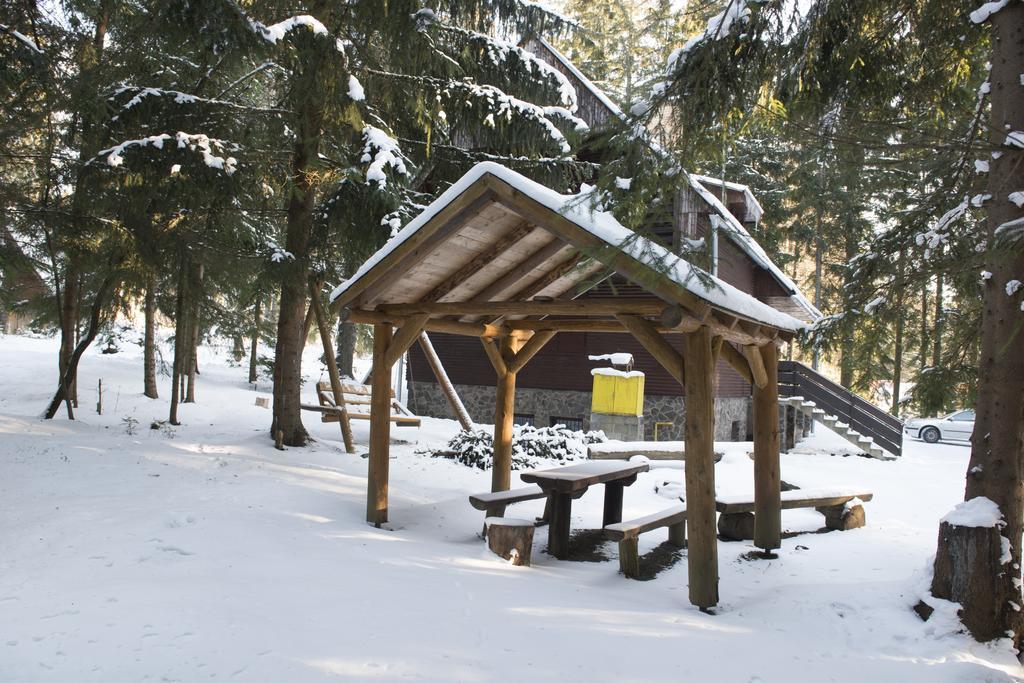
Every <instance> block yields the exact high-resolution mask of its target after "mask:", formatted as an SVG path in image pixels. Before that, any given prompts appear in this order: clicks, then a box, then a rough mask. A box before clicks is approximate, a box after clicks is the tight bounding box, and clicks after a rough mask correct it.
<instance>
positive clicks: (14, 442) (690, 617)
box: [0, 336, 1024, 683]
mask: <svg viewBox="0 0 1024 683" xmlns="http://www.w3.org/2000/svg"><path fill="white" fill-rule="evenodd" d="M56 351H57V346H56V343H55V342H54V341H53V340H39V339H28V338H24V337H14V336H6V337H5V336H0V681H37V680H39V681H75V682H78V681H104V682H108V681H144V680H161V681H197V680H206V679H218V680H219V679H229V678H235V679H238V680H254V681H317V680H325V679H340V680H352V681H366V680H380V681H390V680H400V679H414V680H427V681H513V680H531V681H573V680H585V681H623V682H629V681H697V680H707V681H722V682H734V681H736V682H741V683H747V682H753V681H760V682H763V683H768V682H771V681H786V682H793V681H814V682H818V681H863V680H872V681H1005V680H1022V679H1024V674H1022V671H1021V669H1020V667H1019V666H1018V664H1017V661H1016V659H1015V657H1014V656H1013V654H1012V653H1011V652H1010V651H1009V650H1008V649H1007V648H1006V647H1005V646H1002V645H997V646H986V645H979V644H976V643H974V642H973V641H971V640H970V639H968V638H967V637H966V636H964V635H962V634H959V633H956V632H955V623H954V622H953V621H952V620H950V619H948V618H947V617H942V616H936V617H933V619H932V621H930V622H928V623H922V622H921V621H920V620H918V618H917V617H916V616H915V615H914V614H913V612H911V610H910V606H911V605H912V604H913V603H914V602H916V600H917V596H918V594H919V592H920V591H921V587H922V585H923V583H924V582H925V581H926V580H927V577H926V569H927V567H928V566H929V564H930V556H931V555H932V553H933V552H934V549H935V541H936V533H937V528H938V520H939V518H940V517H942V515H943V514H945V513H946V512H948V511H949V510H950V508H952V507H953V505H954V504H955V503H957V502H958V501H959V500H961V499H962V490H963V475H964V470H965V465H966V462H967V457H968V449H967V447H966V446H963V445H937V446H929V445H927V444H923V443H920V442H909V443H907V444H906V454H905V455H904V457H903V458H902V459H901V460H899V461H897V462H890V463H886V462H879V461H875V460H869V459H866V458H860V457H839V456H834V455H829V454H828V453H830V452H833V453H834V452H842V451H843V450H844V448H845V445H846V442H845V441H842V440H841V439H839V438H838V437H830V436H829V435H828V433H827V432H826V433H823V434H819V435H818V436H815V437H814V438H813V439H812V440H811V441H809V442H805V443H804V444H803V445H802V448H801V449H800V450H801V451H802V452H801V453H798V454H790V455H784V456H783V457H782V473H783V479H784V480H786V481H788V482H791V483H794V484H797V485H799V486H801V487H823V486H829V487H835V486H847V485H848V486H855V487H864V488H867V489H869V490H871V491H873V492H874V493H875V499H874V500H873V501H871V502H870V503H867V504H866V510H867V521H868V524H867V527H866V528H863V529H858V530H854V531H850V532H834V533H827V534H812V533H808V534H802V535H799V536H795V537H791V538H787V539H785V540H784V541H783V544H782V545H783V547H782V549H781V551H780V552H779V558H778V559H776V560H771V561H765V560H756V561H753V560H747V559H743V557H742V556H743V555H744V554H745V553H747V552H749V551H750V550H751V549H752V546H751V545H750V544H748V543H724V542H723V543H720V544H719V553H720V554H719V562H720V573H721V581H720V593H721V605H720V608H719V609H718V610H717V611H718V613H717V614H716V615H714V616H709V615H705V614H701V613H700V612H698V611H697V610H696V609H695V608H693V607H692V606H691V605H690V604H689V602H688V601H687V591H686V576H687V572H686V563H685V561H682V562H678V563H676V564H675V565H674V566H672V567H670V568H669V569H667V570H665V571H663V572H662V573H661V574H659V575H658V576H657V578H656V579H654V580H651V581H630V580H626V579H624V578H623V577H622V576H620V575H619V574H618V571H617V570H618V563H617V562H616V560H615V546H614V544H608V545H607V546H606V547H605V551H606V553H607V555H608V557H609V560H608V561H604V562H562V561H557V560H554V559H553V558H551V557H550V556H548V555H547V554H545V553H543V552H542V549H543V547H544V544H545V541H546V536H547V534H546V530H545V529H543V528H542V529H539V530H538V532H537V537H536V543H537V548H536V549H535V551H534V555H533V559H534V566H532V567H529V568H525V567H514V566H510V565H509V564H507V563H505V562H504V561H502V560H501V559H499V558H497V557H495V556H493V555H491V554H490V553H489V552H488V551H487V549H486V546H485V543H484V542H483V541H481V540H480V539H479V538H478V537H477V533H478V532H479V531H480V527H481V522H482V513H479V512H477V511H475V510H473V509H472V508H471V507H470V506H469V504H468V503H467V500H466V497H467V495H468V494H469V493H474V492H479V491H484V490H486V489H487V488H488V486H489V482H490V473H489V472H483V471H479V470H471V469H468V468H466V467H463V466H460V465H457V464H454V463H452V462H449V461H444V460H439V459H432V458H430V457H428V456H425V455H421V454H417V453H416V451H417V449H421V448H424V447H428V446H437V445H440V444H442V443H443V442H444V441H445V440H446V439H447V438H448V437H449V436H450V435H452V434H453V433H454V431H455V430H456V428H457V425H456V424H455V423H453V422H448V421H443V420H432V419H425V420H424V424H423V427H422V428H419V429H395V430H393V434H394V436H395V437H396V438H401V439H405V440H407V441H405V442H402V443H396V445H395V446H394V447H393V449H392V454H393V456H394V459H393V460H392V463H391V487H390V491H391V520H392V521H391V524H389V525H388V528H386V529H375V528H373V527H371V526H368V525H366V524H365V523H364V521H363V519H364V514H365V490H366V486H365V484H366V481H365V480H366V460H365V459H364V458H362V457H360V456H359V455H354V456H353V455H346V454H345V453H344V452H343V450H342V449H341V448H340V443H339V440H340V439H339V433H338V427H337V425H336V424H321V423H320V422H318V421H316V420H315V419H314V416H312V415H311V416H310V419H308V420H307V427H309V428H310V430H311V431H312V433H313V434H314V435H315V436H316V438H317V441H318V442H317V443H316V444H315V445H313V446H312V447H310V448H306V449H289V450H286V451H284V452H280V451H276V450H274V449H273V447H272V445H271V443H270V441H269V440H268V438H267V435H266V432H267V427H268V424H269V411H268V410H266V409H264V408H260V407H257V406H256V405H254V399H255V396H256V394H255V393H254V391H253V389H252V388H251V387H250V386H248V385H247V384H246V383H245V382H244V378H245V370H244V368H232V367H229V366H228V365H227V364H226V363H225V362H224V361H223V359H222V358H219V357H217V356H216V355H215V354H213V353H212V352H209V351H208V352H207V353H206V354H205V355H204V356H202V357H201V359H200V368H201V370H202V376H201V378H200V381H199V385H198V399H199V403H197V404H194V405H185V406H183V407H182V411H181V416H182V421H183V424H182V426H180V427H176V428H168V427H163V428H160V429H150V423H151V422H152V421H153V420H154V419H161V420H162V419H165V418H166V412H167V402H166V396H167V395H168V394H169V390H168V386H167V381H166V378H163V381H162V384H161V387H160V390H161V397H162V398H161V399H160V400H156V401H151V400H149V399H146V398H144V397H143V396H142V395H141V388H142V378H141V364H140V358H139V352H138V350H137V349H136V348H134V347H124V346H122V352H121V353H119V354H116V355H106V356H104V355H100V354H99V353H98V351H96V352H91V353H90V354H89V355H87V356H86V358H85V360H84V361H83V365H82V368H81V377H80V380H79V381H80V384H81V387H82V388H81V391H80V398H81V404H82V408H81V409H80V411H79V418H80V419H79V420H77V421H75V422H69V421H67V420H66V419H64V418H63V417H59V418H58V419H56V420H53V421H50V422H44V421H42V420H40V419H39V418H38V414H39V412H40V411H41V410H42V408H43V406H44V405H45V403H46V401H47V399H48V398H49V396H50V393H51V391H52V389H53V386H54V382H55V371H54V367H55V360H56ZM316 355H317V354H316V353H315V349H313V348H312V347H310V352H309V355H308V357H307V364H306V365H307V367H309V368H312V369H313V370H312V372H313V375H312V376H311V377H310V381H315V380H316V378H317V377H316V375H317V373H318V372H319V370H318V364H317V362H316ZM99 378H102V379H103V386H104V389H105V391H104V400H103V404H104V414H103V415H102V416H99V415H96V413H95V411H94V410H93V409H92V408H93V405H94V403H95V385H96V380H97V379H99ZM310 393H311V392H310ZM128 418H132V419H133V420H135V421H136V422H137V425H135V426H134V429H131V428H130V426H131V425H130V422H131V421H130V420H128ZM355 430H356V440H357V442H358V444H359V446H360V450H361V451H363V452H364V451H365V444H366V440H367V426H366V424H357V425H356V426H355ZM822 431H823V430H822ZM131 432H134V433H131ZM718 449H719V450H722V451H724V452H725V457H724V458H723V460H722V461H721V462H720V463H719V464H718V465H717V466H716V473H717V478H718V481H717V485H718V490H719V492H721V493H723V494H730V493H743V492H748V491H750V490H751V486H752V467H751V462H750V460H749V459H748V458H747V456H746V453H747V451H748V450H749V449H750V444H719V445H718ZM655 464H656V465H658V463H655ZM513 476H514V477H515V475H513ZM681 481H682V471H681V470H680V469H678V468H671V467H658V468H657V469H653V470H652V471H651V472H649V473H646V474H644V475H641V477H640V479H639V481H637V483H636V484H635V485H634V486H632V487H630V488H628V489H627V490H626V495H625V513H626V515H627V517H629V516H639V515H642V514H645V513H649V512H654V511H656V510H658V509H660V508H663V507H666V506H667V505H669V504H670V503H671V498H672V496H674V495H678V494H679V492H680V491H681V488H682V487H681ZM541 507H542V503H541V502H540V501H535V502H533V503H528V504H523V505H520V506H517V507H516V508H513V509H512V512H511V513H510V514H513V515H515V516H528V515H536V514H539V513H540V512H541ZM600 517H601V495H600V490H595V491H594V492H592V493H590V494H588V495H587V496H585V497H584V498H582V499H580V500H579V501H577V503H576V504H575V505H574V518H573V526H574V528H581V527H588V526H589V527H594V526H597V525H599V523H600ZM783 522H784V526H785V527H786V528H787V529H791V530H812V529H817V528H818V527H820V526H821V525H822V518H821V516H820V515H818V514H817V513H815V512H813V511H808V510H802V511H787V512H785V513H784V517H783ZM664 536H665V534H664V532H663V531H656V532H652V533H649V534H647V535H645V536H644V537H642V539H641V551H642V552H646V551H647V550H649V549H651V548H653V547H654V546H655V545H657V544H659V543H660V542H661V541H663V540H664ZM938 614H939V613H937V615H938Z"/></svg>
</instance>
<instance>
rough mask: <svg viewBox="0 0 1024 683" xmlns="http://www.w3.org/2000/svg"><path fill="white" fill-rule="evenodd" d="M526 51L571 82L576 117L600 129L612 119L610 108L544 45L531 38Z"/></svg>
mask: <svg viewBox="0 0 1024 683" xmlns="http://www.w3.org/2000/svg"><path fill="white" fill-rule="evenodd" d="M523 47H524V49H526V50H529V51H530V52H532V53H533V54H535V55H537V57H538V58H540V59H542V60H544V61H545V62H547V63H548V64H550V65H551V66H552V67H554V68H555V69H557V70H558V71H560V72H562V74H563V75H565V77H566V78H568V79H569V82H570V83H572V87H574V88H576V104H577V109H576V116H578V117H580V118H581V119H583V120H584V121H586V122H587V123H588V124H589V125H590V127H591V128H599V127H600V126H601V125H602V124H604V123H605V122H607V121H608V119H610V118H611V117H612V115H613V114H612V112H610V111H609V110H608V107H606V106H605V105H604V103H602V102H601V100H599V99H598V98H597V97H596V96H595V95H594V94H593V93H592V92H590V89H589V88H587V87H586V86H584V85H583V82H582V81H580V79H579V78H577V77H576V75H575V74H573V73H572V71H570V70H569V69H567V68H565V65H564V64H562V62H561V60H559V59H558V58H556V57H555V56H554V55H553V54H551V52H550V51H548V49H547V48H546V47H544V45H543V44H542V43H541V42H540V41H538V40H537V39H535V38H530V39H529V40H527V41H526V43H525V45H524V46H523Z"/></svg>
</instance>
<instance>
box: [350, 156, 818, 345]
mask: <svg viewBox="0 0 1024 683" xmlns="http://www.w3.org/2000/svg"><path fill="white" fill-rule="evenodd" d="M487 176H491V177H493V178H495V179H498V180H500V181H502V182H504V183H506V184H507V185H508V186H509V187H510V188H511V189H512V190H514V191H515V192H518V193H521V194H522V195H525V196H526V197H528V198H530V199H532V200H534V201H535V202H537V203H539V204H540V205H542V206H543V207H545V208H547V209H548V210H550V211H552V212H554V213H555V214H559V215H560V216H562V217H564V218H565V219H568V221H570V222H571V223H572V224H574V225H575V226H577V227H579V228H582V229H583V230H584V231H586V233H589V234H590V235H592V236H593V237H596V238H597V239H598V240H599V241H600V243H601V244H602V245H604V246H607V247H611V248H612V249H613V251H614V253H616V254H618V253H623V254H626V255H627V256H629V257H631V259H632V260H633V261H636V262H638V263H639V264H641V265H642V266H645V267H646V270H647V271H649V275H650V276H652V277H653V278H661V279H663V280H667V281H668V283H670V284H671V285H672V286H673V287H674V291H680V290H682V293H680V295H679V296H680V298H682V297H683V296H684V294H683V293H688V294H690V295H692V296H695V297H697V298H698V299H701V300H703V301H705V302H707V303H708V304H710V305H711V306H712V308H714V309H718V310H720V311H723V312H726V313H728V314H732V315H735V316H737V317H739V318H745V319H747V320H749V321H752V322H756V323H759V324H763V325H767V326H770V327H772V328H775V329H778V330H782V331H786V332H791V333H792V332H796V331H798V330H801V329H803V328H805V327H806V326H805V324H804V323H803V322H801V321H799V320H797V319H796V318H793V317H792V316H789V315H787V314H785V313H782V312H781V311H778V310H776V309H774V308H772V307H771V306H769V305H767V304H765V303H763V302H761V301H758V300H757V299H755V298H754V297H752V296H750V295H749V294H746V293H744V292H741V291H740V290H738V289H736V288H735V287H733V286H732V285H730V284H728V283H726V282H724V281H722V280H719V279H718V278H715V277H713V276H711V275H710V274H708V273H706V272H704V271H702V270H701V269H699V268H697V267H696V266H693V265H692V264H690V263H688V262H687V261H685V260H683V259H682V258H680V257H678V256H676V255H675V254H672V253H671V252H670V251H668V250H667V249H665V248H664V247H662V246H661V245H659V244H657V243H655V242H653V241H651V240H648V239H646V238H644V237H642V236H639V235H637V234H636V233H634V232H633V231H631V230H629V229H627V228H626V227H624V226H623V225H622V224H621V223H619V222H618V220H616V219H615V217H614V216H613V215H612V214H611V213H609V212H605V211H596V210H591V208H590V207H589V197H588V196H586V195H563V194H559V193H558V192H556V191H554V190H552V189H550V188H548V187H545V186H543V185H541V184H540V183H537V182H535V181H533V180H530V179H528V178H526V177H524V176H522V175H520V174H519V173H516V172H515V171H513V170H511V169H508V168H506V167H504V166H501V165H499V164H496V163H493V162H482V163H479V164H477V165H476V166H474V167H473V168H471V169H470V170H469V171H468V172H467V173H466V174H465V175H464V176H463V177H462V178H460V179H459V180H458V181H456V182H455V183H454V184H453V185H452V186H451V187H449V188H448V189H447V190H446V191H445V192H444V193H443V194H442V195H441V196H440V197H438V198H437V199H436V200H434V201H433V202H432V203H431V204H430V205H429V206H427V208H426V209H424V210H423V212H422V213H421V214H420V215H419V216H417V217H416V218H414V219H413V220H412V221H410V222H409V223H408V224H407V225H406V226H405V227H404V228H403V229H402V230H401V231H399V232H398V234H396V235H395V236H394V237H393V238H391V240H389V241H388V242H387V243H386V244H385V245H384V246H383V247H381V248H380V249H379V250H378V251H377V252H376V253H375V254H373V255H372V256H371V257H370V258H369V259H368V260H367V261H366V262H365V263H364V264H363V265H362V266H361V267H360V268H359V270H358V271H357V272H356V273H355V275H353V276H352V277H351V278H349V279H348V280H347V281H345V282H344V283H342V284H341V285H339V286H338V287H337V288H335V289H334V291H333V292H331V301H332V302H334V303H335V304H336V305H340V306H349V305H351V304H352V303H353V302H355V301H356V300H357V299H358V297H359V296H360V294H361V293H362V292H363V291H365V290H366V289H367V288H368V287H370V286H371V285H372V284H373V283H374V282H375V281H376V280H378V279H380V278H382V277H383V276H385V274H386V273H387V272H388V271H390V270H391V268H393V267H394V266H395V263H387V262H385V261H386V259H388V257H389V256H390V255H391V254H392V253H394V252H395V251H396V250H397V249H398V248H399V247H401V246H402V245H403V244H405V243H406V242H407V241H409V240H410V239H411V238H413V236H414V235H416V234H417V233H418V232H419V231H420V230H421V229H422V228H424V226H426V225H428V224H429V223H430V221H431V220H432V219H433V218H435V217H436V216H438V214H439V213H441V212H442V211H444V210H445V209H446V208H447V207H448V206H449V205H450V204H452V203H453V202H455V201H456V200H457V199H458V198H459V197H461V196H462V195H464V194H466V193H467V192H468V191H469V190H470V189H471V188H473V187H474V186H475V185H476V184H477V183H478V182H480V181H486V180H487ZM491 201H492V202H494V203H498V204H500V203H501V202H502V200H501V199H500V198H499V197H496V196H492V199H491ZM553 218H554V217H553ZM538 227H546V226H538ZM456 232H457V231H456ZM541 232H544V231H541ZM558 239H561V242H562V243H564V245H565V246H566V247H569V248H572V247H573V246H574V245H573V244H572V243H571V242H570V241H569V240H567V239H564V237H563V238H556V241H558ZM440 246H442V245H441V244H438V245H437V247H440ZM444 246H445V251H446V252H448V253H449V254H451V253H452V249H453V247H452V246H451V245H448V244H447V243H445V244H444ZM556 246H558V245H556ZM434 251H436V247H435V249H434ZM427 255H428V254H426V253H424V254H423V256H424V257H425V256H427ZM451 260H452V259H445V262H446V263H447V265H448V267H449V270H457V269H460V268H461V267H462V266H461V264H456V263H452V262H451ZM378 266H379V267H378ZM613 268H614V266H613ZM614 269H616V270H617V268H614ZM624 274H625V273H624ZM409 275H410V274H409V273H403V276H404V277H403V278H402V281H401V282H399V283H397V284H396V285H393V287H394V289H395V291H401V290H403V289H408V288H410V287H411V285H409V284H408V281H409V279H410V278H409ZM626 276H627V277H629V276H628V275H626ZM442 279H443V278H442ZM629 279H631V280H632V279H634V278H629ZM429 284H430V283H428V284H427V285H426V286H427V287H429ZM638 284H640V283H638ZM641 286H643V285H641ZM645 288H646V287H645ZM566 289H568V288H566ZM678 303H683V302H682V301H679V302H678Z"/></svg>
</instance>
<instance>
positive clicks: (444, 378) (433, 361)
mask: <svg viewBox="0 0 1024 683" xmlns="http://www.w3.org/2000/svg"><path fill="white" fill-rule="evenodd" d="M420 348H421V349H423V355H424V356H426V357H427V364H428V365H430V369H431V370H433V371H434V377H436V378H437V384H438V386H440V387H441V391H442V392H443V393H444V396H445V398H447V399H448V404H449V405H451V407H452V412H454V413H455V417H456V419H458V421H459V424H460V425H462V429H463V430H464V431H467V432H468V431H471V430H472V429H473V420H471V419H470V417H469V411H467V410H466V406H464V405H463V404H462V399H460V398H459V395H458V393H456V391H455V387H454V386H453V385H452V381H451V380H450V379H449V378H448V373H447V372H445V370H444V366H443V365H442V364H441V359H440V358H438V356H437V351H435V350H434V345H433V344H431V343H430V337H428V336H427V333H426V332H420Z"/></svg>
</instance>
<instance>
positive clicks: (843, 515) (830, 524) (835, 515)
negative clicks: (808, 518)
mask: <svg viewBox="0 0 1024 683" xmlns="http://www.w3.org/2000/svg"><path fill="white" fill-rule="evenodd" d="M817 510H818V512H820V513H821V514H823V515H825V526H826V527H827V528H829V529H832V530H833V531H849V530H850V529H859V528H861V527H862V526H864V524H865V522H866V517H865V515H864V506H863V505H861V501H860V500H858V499H857V498H854V499H853V500H851V501H850V502H848V503H846V504H845V505H833V506H831V507H821V508H817Z"/></svg>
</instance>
